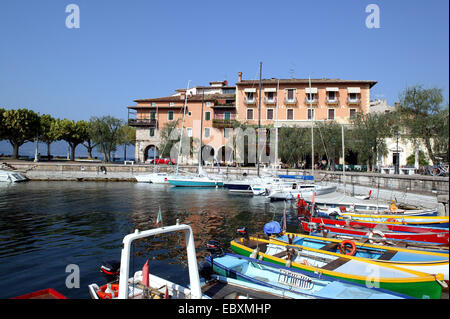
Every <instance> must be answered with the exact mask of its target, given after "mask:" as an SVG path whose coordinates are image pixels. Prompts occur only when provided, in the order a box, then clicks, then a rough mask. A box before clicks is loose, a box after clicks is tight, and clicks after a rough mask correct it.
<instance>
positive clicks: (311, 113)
mask: <svg viewBox="0 0 450 319" xmlns="http://www.w3.org/2000/svg"><path fill="white" fill-rule="evenodd" d="M313 118H314V109H312V110H311V109H308V120H312V119H313Z"/></svg>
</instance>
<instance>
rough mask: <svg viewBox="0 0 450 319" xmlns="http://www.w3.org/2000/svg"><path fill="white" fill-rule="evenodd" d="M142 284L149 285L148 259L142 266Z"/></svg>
mask: <svg viewBox="0 0 450 319" xmlns="http://www.w3.org/2000/svg"><path fill="white" fill-rule="evenodd" d="M142 284H143V285H144V286H145V287H150V273H149V266H148V259H147V261H146V262H145V264H144V267H142Z"/></svg>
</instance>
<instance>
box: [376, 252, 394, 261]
mask: <svg viewBox="0 0 450 319" xmlns="http://www.w3.org/2000/svg"><path fill="white" fill-rule="evenodd" d="M396 253H397V251H395V250H387V251H385V252H384V253H383V254H382V255H381V256H380V257H379V258H378V260H391V259H392V257H394V255H395V254H396Z"/></svg>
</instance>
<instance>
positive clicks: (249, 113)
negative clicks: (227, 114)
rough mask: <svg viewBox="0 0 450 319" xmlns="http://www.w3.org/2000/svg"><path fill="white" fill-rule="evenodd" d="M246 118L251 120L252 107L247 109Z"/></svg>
mask: <svg viewBox="0 0 450 319" xmlns="http://www.w3.org/2000/svg"><path fill="white" fill-rule="evenodd" d="M247 120H253V109H248V110H247Z"/></svg>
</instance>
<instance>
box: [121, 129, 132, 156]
mask: <svg viewBox="0 0 450 319" xmlns="http://www.w3.org/2000/svg"><path fill="white" fill-rule="evenodd" d="M120 135H121V136H120V140H121V144H122V145H123V146H124V147H123V160H124V161H126V160H127V146H128V145H135V144H136V128H135V127H132V126H128V125H124V126H122V129H121V132H120Z"/></svg>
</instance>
